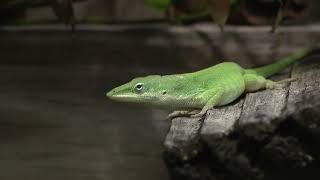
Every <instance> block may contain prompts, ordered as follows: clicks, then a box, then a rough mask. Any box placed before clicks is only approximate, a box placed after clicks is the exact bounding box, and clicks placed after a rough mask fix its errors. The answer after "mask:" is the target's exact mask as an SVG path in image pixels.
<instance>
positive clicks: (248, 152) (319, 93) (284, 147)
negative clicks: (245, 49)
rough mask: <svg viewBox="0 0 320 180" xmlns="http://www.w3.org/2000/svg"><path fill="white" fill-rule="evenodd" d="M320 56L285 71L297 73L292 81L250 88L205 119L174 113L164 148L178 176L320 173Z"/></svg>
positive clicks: (217, 179) (305, 175)
mask: <svg viewBox="0 0 320 180" xmlns="http://www.w3.org/2000/svg"><path fill="white" fill-rule="evenodd" d="M319 58H320V57H319V54H318V56H316V55H314V56H312V57H307V58H305V59H304V60H303V61H301V62H300V63H298V64H296V65H295V66H294V67H293V68H292V71H289V72H288V73H287V74H284V75H281V76H280V77H282V78H283V77H287V76H289V77H290V76H291V77H293V78H295V79H296V81H294V82H292V83H291V84H290V85H289V86H288V87H284V88H281V89H274V90H264V91H259V92H256V93H249V94H247V95H245V96H244V97H242V98H240V100H238V101H237V102H235V103H234V104H231V105H228V106H225V107H220V108H215V109H212V110H210V111H209V112H208V113H207V115H206V117H205V118H204V120H198V119H190V118H186V117H184V118H177V119H173V122H172V125H171V129H170V132H169V133H168V135H167V138H166V140H165V146H166V152H165V154H164V159H165V161H166V163H167V166H168V168H169V170H170V175H171V177H172V179H190V180H194V179H197V180H198V179H201V180H202V179H210V180H211V179H215V180H220V179H233V178H237V179H283V177H286V178H290V179H301V178H307V179H314V178H315V177H318V175H317V173H318V171H319V170H320V166H319V163H320V156H319V154H320V145H319V143H318V142H319V140H320V128H319V124H320V115H319V111H320V103H319V102H320V60H319ZM182 122H183V123H182ZM195 124H196V126H195ZM181 132H183V133H181ZM171 147H175V149H174V151H173V150H172V148H171ZM194 152H197V153H194ZM173 157H174V158H173Z"/></svg>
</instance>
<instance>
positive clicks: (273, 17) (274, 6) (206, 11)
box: [148, 0, 311, 31]
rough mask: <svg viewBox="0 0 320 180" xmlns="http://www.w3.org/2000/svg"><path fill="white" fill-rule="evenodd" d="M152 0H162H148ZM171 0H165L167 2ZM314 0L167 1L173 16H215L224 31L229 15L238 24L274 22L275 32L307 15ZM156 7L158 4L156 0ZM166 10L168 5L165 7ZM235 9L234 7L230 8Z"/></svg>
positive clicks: (183, 19) (190, 17)
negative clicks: (284, 21)
mask: <svg viewBox="0 0 320 180" xmlns="http://www.w3.org/2000/svg"><path fill="white" fill-rule="evenodd" d="M148 1H149V3H148V4H151V3H150V2H152V1H154V2H155V1H161V0H148ZM164 1H166V3H167V1H168V0H163V2H164ZM310 1H311V0H171V3H167V7H166V9H167V15H168V16H169V18H170V19H172V18H173V19H178V20H181V21H189V20H191V21H197V19H200V20H201V19H204V17H209V16H211V17H212V19H213V20H214V21H215V22H216V23H217V24H218V25H219V26H220V28H221V29H222V30H223V26H224V24H225V23H226V21H227V19H228V17H229V16H231V17H230V19H229V21H230V22H233V23H235V24H241V23H242V24H256V25H261V24H273V26H272V31H275V30H276V28H277V27H278V25H279V24H280V23H281V22H282V21H283V20H287V19H298V18H300V17H302V16H304V15H305V14H306V12H307V11H308V9H309V7H310V4H311V3H310ZM153 7H157V6H156V3H154V4H153ZM161 8H162V9H164V7H163V6H162V7H161ZM230 9H231V10H230Z"/></svg>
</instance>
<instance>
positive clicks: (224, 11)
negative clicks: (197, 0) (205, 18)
mask: <svg viewBox="0 0 320 180" xmlns="http://www.w3.org/2000/svg"><path fill="white" fill-rule="evenodd" d="M206 5H207V9H208V11H209V13H210V15H211V17H212V18H213V20H214V21H215V22H216V23H217V24H218V25H219V27H220V29H221V31H223V29H224V25H225V24H226V22H227V19H228V17H229V13H230V5H231V2H230V0H206Z"/></svg>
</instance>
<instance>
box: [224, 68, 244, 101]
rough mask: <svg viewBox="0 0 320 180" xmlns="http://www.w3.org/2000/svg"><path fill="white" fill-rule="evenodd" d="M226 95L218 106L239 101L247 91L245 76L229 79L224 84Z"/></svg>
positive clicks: (233, 76) (235, 76) (234, 76)
mask: <svg viewBox="0 0 320 180" xmlns="http://www.w3.org/2000/svg"><path fill="white" fill-rule="evenodd" d="M222 87H223V90H224V93H223V96H222V98H221V100H220V103H219V104H218V106H223V105H226V104H229V103H231V102H233V101H235V100H236V99H238V98H239V97H240V96H241V95H242V94H243V92H244V91H245V83H244V79H243V76H242V75H240V74H238V75H232V76H230V77H228V78H227V79H226V80H225V81H224V82H223V84H222Z"/></svg>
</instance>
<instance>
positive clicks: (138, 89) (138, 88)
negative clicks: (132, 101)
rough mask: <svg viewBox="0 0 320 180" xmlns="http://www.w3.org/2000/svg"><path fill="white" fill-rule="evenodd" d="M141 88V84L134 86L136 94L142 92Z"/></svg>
mask: <svg viewBox="0 0 320 180" xmlns="http://www.w3.org/2000/svg"><path fill="white" fill-rule="evenodd" d="M142 88H143V84H142V83H138V84H136V86H135V89H136V90H137V91H138V92H140V91H141V90H142Z"/></svg>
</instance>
